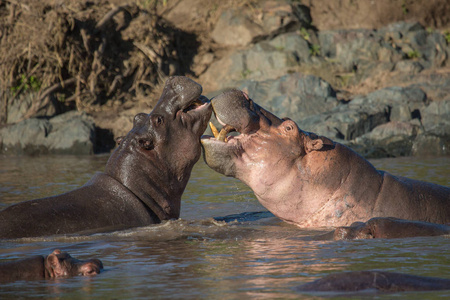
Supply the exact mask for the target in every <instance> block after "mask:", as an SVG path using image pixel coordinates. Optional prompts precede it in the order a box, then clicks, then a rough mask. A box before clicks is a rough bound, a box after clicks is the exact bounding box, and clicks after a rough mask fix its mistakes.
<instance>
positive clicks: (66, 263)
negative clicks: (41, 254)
mask: <svg viewBox="0 0 450 300" xmlns="http://www.w3.org/2000/svg"><path fill="white" fill-rule="evenodd" d="M44 267H45V272H46V275H47V277H49V278H58V277H71V276H78V275H81V276H93V275H97V274H100V271H101V270H103V264H102V262H101V261H100V260H98V259H95V258H94V259H88V260H78V259H76V258H73V257H72V256H70V254H69V253H67V252H61V250H59V249H56V250H54V251H53V252H52V253H51V254H50V255H49V256H47V257H46V258H45V262H44Z"/></svg>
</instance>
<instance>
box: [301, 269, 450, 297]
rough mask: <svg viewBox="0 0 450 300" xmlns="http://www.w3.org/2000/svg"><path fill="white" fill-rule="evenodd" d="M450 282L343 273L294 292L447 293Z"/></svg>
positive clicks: (361, 272) (409, 277) (390, 274)
mask: <svg viewBox="0 0 450 300" xmlns="http://www.w3.org/2000/svg"><path fill="white" fill-rule="evenodd" d="M449 289H450V279H443V278H435V277H425V276H415V275H409V274H402V273H393V272H382V271H359V272H343V273H335V274H330V275H327V276H325V277H323V278H321V279H317V280H315V281H313V282H309V283H306V284H303V285H301V286H298V287H296V288H295V290H296V291H298V292H312V293H320V292H345V293H357V292H365V293H367V292H373V293H378V292H383V293H395V292H407V291H436V290H449Z"/></svg>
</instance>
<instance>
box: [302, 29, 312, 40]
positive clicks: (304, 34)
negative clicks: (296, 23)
mask: <svg viewBox="0 0 450 300" xmlns="http://www.w3.org/2000/svg"><path fill="white" fill-rule="evenodd" d="M300 35H301V36H302V37H303V38H304V39H305V40H306V41H309V40H310V38H311V37H310V35H309V32H308V30H306V28H305V27H302V28H300Z"/></svg>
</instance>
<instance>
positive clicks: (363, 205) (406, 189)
mask: <svg viewBox="0 0 450 300" xmlns="http://www.w3.org/2000/svg"><path fill="white" fill-rule="evenodd" d="M211 103H212V106H213V111H214V113H215V116H216V119H217V121H218V122H219V123H220V124H221V125H222V126H223V128H222V130H221V131H220V132H218V130H217V129H215V127H214V126H213V128H212V131H213V133H214V132H215V137H212V136H203V137H202V140H201V142H202V147H203V149H204V160H205V162H206V164H207V165H208V166H209V167H211V168H212V169H213V170H215V171H217V172H219V173H222V174H224V175H226V176H232V177H235V178H238V179H240V180H241V181H243V182H244V183H245V184H247V185H248V186H249V187H250V188H251V189H252V190H253V192H254V193H255V195H256V197H257V199H258V200H259V201H260V202H261V204H262V205H263V206H265V207H266V208H267V209H268V210H269V211H270V212H272V213H273V214H274V215H276V216H277V217H279V218H281V219H282V220H284V221H286V222H289V223H293V224H295V225H298V226H300V227H338V226H349V225H351V224H352V223H354V222H358V221H361V220H368V219H370V218H375V217H394V218H399V219H406V220H416V221H423V222H431V223H438V224H446V223H450V188H448V187H445V186H440V185H437V184H433V183H427V182H423V181H418V180H412V179H408V178H405V177H400V176H394V175H391V174H389V173H388V172H384V171H379V170H377V169H375V168H374V166H373V165H372V164H370V163H369V162H368V161H367V160H366V159H364V158H363V157H361V156H360V155H358V154H357V153H356V152H354V151H353V150H351V149H350V148H348V147H346V146H344V145H342V144H340V143H337V142H334V141H332V140H331V139H329V138H326V137H323V136H318V135H316V134H314V133H311V132H306V131H303V130H301V129H300V128H299V127H298V126H297V124H296V123H295V122H293V121H292V120H290V119H288V118H285V119H280V118H278V117H277V116H275V115H274V114H272V113H270V112H269V111H267V110H265V109H264V108H262V107H260V106H259V105H258V104H256V103H255V102H254V101H253V100H252V99H250V98H249V97H248V96H247V95H246V94H245V93H243V92H242V91H239V90H230V91H227V92H224V93H222V94H220V95H219V96H217V97H215V98H213V99H212V100H211ZM232 131H237V132H239V133H240V135H237V136H227V135H228V133H230V132H232Z"/></svg>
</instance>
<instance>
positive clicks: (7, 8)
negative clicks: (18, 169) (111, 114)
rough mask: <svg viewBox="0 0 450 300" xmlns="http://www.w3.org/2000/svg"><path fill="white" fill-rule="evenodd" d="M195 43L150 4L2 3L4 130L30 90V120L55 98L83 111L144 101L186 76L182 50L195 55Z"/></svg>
mask: <svg viewBox="0 0 450 300" xmlns="http://www.w3.org/2000/svg"><path fill="white" fill-rule="evenodd" d="M155 3H156V1H155ZM193 43H196V40H195V38H193V37H191V36H190V35H189V34H188V33H183V32H181V31H180V30H178V29H176V28H173V27H171V26H170V25H169V24H168V23H167V22H166V21H164V20H163V19H162V18H160V17H159V16H158V14H156V13H155V7H152V6H150V5H145V6H143V5H137V4H134V3H132V2H129V4H126V5H122V6H120V5H114V4H112V3H111V1H108V0H99V1H71V0H60V1H50V0H47V1H35V0H21V1H16V0H6V1H0V65H1V68H0V93H1V114H0V124H3V123H5V121H6V119H5V118H6V109H7V106H8V101H11V99H13V98H14V97H19V96H20V94H25V93H30V92H32V93H33V92H34V94H35V99H33V105H32V107H31V108H30V109H29V111H28V112H27V114H26V115H25V116H24V118H27V117H30V116H33V115H34V114H35V113H36V112H37V111H38V110H39V109H40V108H42V107H44V106H45V105H46V103H47V102H48V101H50V99H51V97H50V96H52V97H54V99H53V100H55V99H56V101H57V102H58V103H59V105H61V106H64V107H66V109H74V108H76V109H78V110H85V111H89V110H90V109H91V110H93V109H94V107H95V106H96V105H103V104H105V103H106V102H108V101H112V102H114V101H115V102H119V103H124V102H126V101H133V99H138V98H139V97H145V96H147V95H149V94H151V93H152V91H153V89H154V87H155V86H156V85H158V83H159V82H160V81H161V80H162V79H163V78H164V77H165V76H167V75H171V74H175V73H177V74H180V73H181V74H183V73H186V72H188V70H189V65H190V64H191V61H192V56H193V53H189V51H186V50H183V51H180V49H181V48H183V49H196V47H195V45H193V46H194V47H190V46H192V45H189V44H193ZM181 52H182V54H180V53H181Z"/></svg>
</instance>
